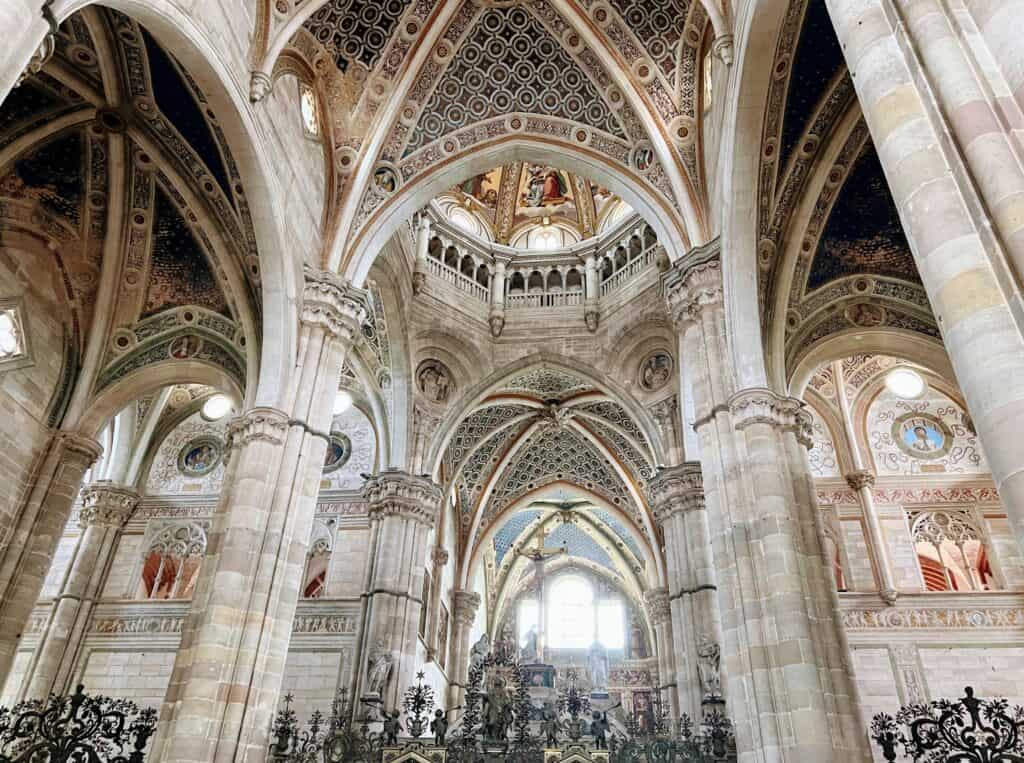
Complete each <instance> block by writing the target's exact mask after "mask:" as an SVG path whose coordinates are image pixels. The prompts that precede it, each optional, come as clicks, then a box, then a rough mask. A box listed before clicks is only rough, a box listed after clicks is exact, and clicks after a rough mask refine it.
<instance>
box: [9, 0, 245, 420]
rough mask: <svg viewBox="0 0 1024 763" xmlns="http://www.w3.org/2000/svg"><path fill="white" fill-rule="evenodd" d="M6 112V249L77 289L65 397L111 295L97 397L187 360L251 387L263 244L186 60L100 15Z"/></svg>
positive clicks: (81, 27) (84, 17) (68, 292)
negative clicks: (100, 308)
mask: <svg viewBox="0 0 1024 763" xmlns="http://www.w3.org/2000/svg"><path fill="white" fill-rule="evenodd" d="M2 114H3V116H2V120H0V243H2V245H3V247H4V248H5V249H7V250H8V251H17V252H19V253H20V254H19V255H18V256H20V257H29V258H35V259H36V260H37V261H38V265H37V272H38V273H39V274H40V275H41V274H43V273H45V272H48V271H49V270H50V269H53V270H54V272H55V273H57V274H58V275H57V278H58V280H59V281H60V282H61V283H62V284H63V285H64V288H63V290H62V291H63V292H64V297H65V300H66V307H67V316H68V317H67V320H66V324H67V327H68V330H67V336H68V351H67V354H68V358H69V359H68V361H67V366H68V368H66V369H65V380H66V382H65V385H64V386H65V387H67V386H69V385H70V383H71V381H72V380H73V378H74V376H75V374H76V373H77V368H78V361H77V360H76V358H78V357H81V356H82V355H83V354H84V353H85V350H86V346H87V345H88V343H89V342H90V341H91V340H93V339H94V338H93V337H91V335H90V332H91V331H92V328H93V326H94V325H95V324H94V315H95V313H96V306H97V300H98V299H102V300H105V309H106V310H110V311H111V312H112V313H113V321H112V322H111V324H110V326H109V328H105V329H104V331H105V333H106V335H105V336H103V337H98V338H96V339H97V340H98V341H100V342H102V343H104V345H105V350H104V357H103V360H102V363H101V368H100V369H99V371H98V374H97V375H96V378H95V384H94V391H95V392H97V393H98V392H100V391H101V390H102V389H103V388H105V387H107V386H109V385H111V384H113V383H114V382H115V381H117V380H118V379H120V378H122V377H124V376H125V375H127V374H128V373H130V372H132V371H134V370H137V369H139V368H141V367H143V366H146V365H149V364H151V363H156V362H161V361H168V360H174V359H189V360H194V361H198V362H200V363H208V364H210V365H212V366H216V367H217V368H218V369H220V370H221V371H226V372H227V373H228V374H229V375H230V376H231V377H232V378H233V379H234V380H235V381H236V382H237V384H238V387H239V389H244V385H245V379H246V375H247V371H248V369H247V364H248V361H247V358H246V355H247V353H246V349H245V347H246V343H247V342H251V341H255V340H256V337H257V332H256V327H257V325H258V316H259V304H260V301H259V287H260V284H259V266H258V256H257V251H256V242H255V235H254V232H253V228H252V223H251V220H250V216H249V209H248V203H247V201H246V199H245V195H244V192H243V190H242V185H241V181H240V178H239V175H238V171H237V168H236V166H235V162H234V160H233V158H232V157H231V154H230V152H229V151H228V149H227V145H226V141H225V139H224V135H223V133H222V131H221V128H220V127H219V125H218V123H217V119H216V115H215V114H214V113H213V111H212V110H211V108H210V106H209V103H208V102H207V100H206V97H205V96H204V94H203V93H202V91H201V90H200V89H199V88H198V86H197V85H196V83H195V82H194V81H193V80H192V79H191V77H190V76H189V74H188V72H187V71H186V70H185V69H184V68H183V67H182V66H181V64H180V63H179V62H178V61H176V60H175V59H174V58H173V57H172V56H170V55H169V54H168V53H167V52H165V51H164V50H163V48H161V46H160V45H159V44H158V43H157V42H156V40H155V39H154V38H153V37H152V36H151V35H150V34H149V32H147V31H146V30H145V29H144V28H142V27H141V26H140V25H139V24H137V23H136V22H134V21H133V20H131V19H129V18H128V17H127V16H124V15H122V14H120V13H118V12H116V11H112V10H107V9H104V8H100V7H92V8H88V9H86V10H84V11H82V12H79V13H76V14H74V15H72V16H71V17H70V18H69V19H68V20H67V21H66V22H65V23H64V24H63V25H62V26H61V27H60V30H59V33H58V34H57V36H56V51H55V54H54V56H53V57H52V58H51V59H50V60H49V61H48V62H47V63H46V65H45V66H44V67H43V69H42V71H40V72H39V73H37V74H35V75H33V76H30V77H28V78H27V79H26V80H25V81H24V82H22V83H21V84H20V85H19V86H18V87H16V88H15V89H14V90H13V91H12V93H11V95H10V96H9V98H8V99H7V100H6V101H5V104H4V109H3V112H2ZM117 194H120V197H119V196H117ZM122 241H124V242H126V243H125V245H123V246H122V245H121V242H122ZM108 271H109V272H110V276H111V277H110V278H108V280H109V281H110V282H111V283H113V284H114V286H113V288H112V289H109V290H108V291H105V292H104V291H102V290H101V284H102V283H103V282H104V274H105V273H107V272H108ZM57 413H58V412H57V411H54V415H57Z"/></svg>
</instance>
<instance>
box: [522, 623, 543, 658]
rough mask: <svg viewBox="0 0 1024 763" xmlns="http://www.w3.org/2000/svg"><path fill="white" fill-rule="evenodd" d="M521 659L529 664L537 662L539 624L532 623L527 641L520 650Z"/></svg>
mask: <svg viewBox="0 0 1024 763" xmlns="http://www.w3.org/2000/svg"><path fill="white" fill-rule="evenodd" d="M519 659H520V662H523V663H525V664H527V665H529V664H531V663H535V662H537V659H538V656H537V626H535V625H531V626H530V630H528V631H527V632H526V643H525V644H523V647H522V649H520V650H519Z"/></svg>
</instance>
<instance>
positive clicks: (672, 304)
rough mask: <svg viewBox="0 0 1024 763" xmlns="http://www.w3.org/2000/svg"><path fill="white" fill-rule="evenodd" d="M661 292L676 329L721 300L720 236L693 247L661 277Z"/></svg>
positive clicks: (681, 327) (678, 329) (695, 320)
mask: <svg viewBox="0 0 1024 763" xmlns="http://www.w3.org/2000/svg"><path fill="white" fill-rule="evenodd" d="M661 294H662V297H663V298H664V299H665V305H666V306H667V307H668V313H669V316H670V317H671V318H672V322H673V323H674V324H675V326H676V330H677V331H680V332H681V331H682V330H683V329H684V328H685V327H686V326H687V325H689V324H691V323H695V322H697V321H699V320H700V316H701V314H702V313H703V312H704V310H706V309H708V308H709V307H714V306H718V305H721V304H722V263H721V248H720V245H719V240H718V239H715V240H714V241H711V242H709V243H707V244H705V245H704V246H700V247H696V248H694V249H691V250H690V251H689V252H688V253H687V254H686V256H685V257H682V258H681V259H680V260H678V261H677V262H676V263H675V264H674V265H672V266H671V267H670V268H669V269H668V270H667V271H666V272H665V273H664V274H663V275H662V277H661Z"/></svg>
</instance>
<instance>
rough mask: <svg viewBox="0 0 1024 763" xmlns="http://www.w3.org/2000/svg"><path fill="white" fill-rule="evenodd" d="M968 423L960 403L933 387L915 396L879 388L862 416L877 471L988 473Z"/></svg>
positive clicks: (882, 472) (976, 439)
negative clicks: (906, 398) (915, 398)
mask: <svg viewBox="0 0 1024 763" xmlns="http://www.w3.org/2000/svg"><path fill="white" fill-rule="evenodd" d="M969 424H970V422H969V420H968V419H967V417H966V415H965V412H964V410H963V408H961V407H960V406H959V405H958V404H957V403H956V402H955V401H953V400H951V399H950V398H948V397H947V396H946V395H944V394H942V393H941V392H939V391H938V390H935V389H933V388H929V389H928V391H927V392H926V393H925V394H924V396H923V397H922V398H920V399H917V400H902V399H900V398H897V397H896V396H895V395H893V394H892V393H891V392H889V391H888V390H887V389H886V390H883V392H882V393H881V394H880V395H879V396H878V397H877V398H876V399H875V401H874V402H873V403H872V404H871V407H870V408H869V410H868V416H867V437H868V445H869V446H870V448H871V453H872V456H873V457H874V460H875V467H876V469H877V470H878V473H879V474H880V475H885V474H888V475H911V474H943V473H948V474H987V473H988V471H989V469H988V464H987V463H986V462H985V456H984V454H983V453H982V451H981V444H980V442H979V441H978V438H977V436H976V435H975V434H974V432H973V431H972V430H971V428H970V425H969Z"/></svg>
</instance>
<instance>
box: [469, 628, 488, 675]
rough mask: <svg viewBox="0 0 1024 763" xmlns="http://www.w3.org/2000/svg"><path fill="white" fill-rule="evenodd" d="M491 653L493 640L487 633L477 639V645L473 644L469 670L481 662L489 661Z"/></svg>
mask: <svg viewBox="0 0 1024 763" xmlns="http://www.w3.org/2000/svg"><path fill="white" fill-rule="evenodd" d="M490 653H491V639H490V637H489V636H488V635H487V632H486V631H485V632H484V633H483V634H481V636H480V638H478V639H477V641H476V643H475V644H473V648H472V649H471V650H470V652H469V669H470V670H472V669H473V668H475V667H476V666H477V665H479V664H480V663H481V662H483V661H484V660H486V659H487V657H488V656H489V655H490Z"/></svg>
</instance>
